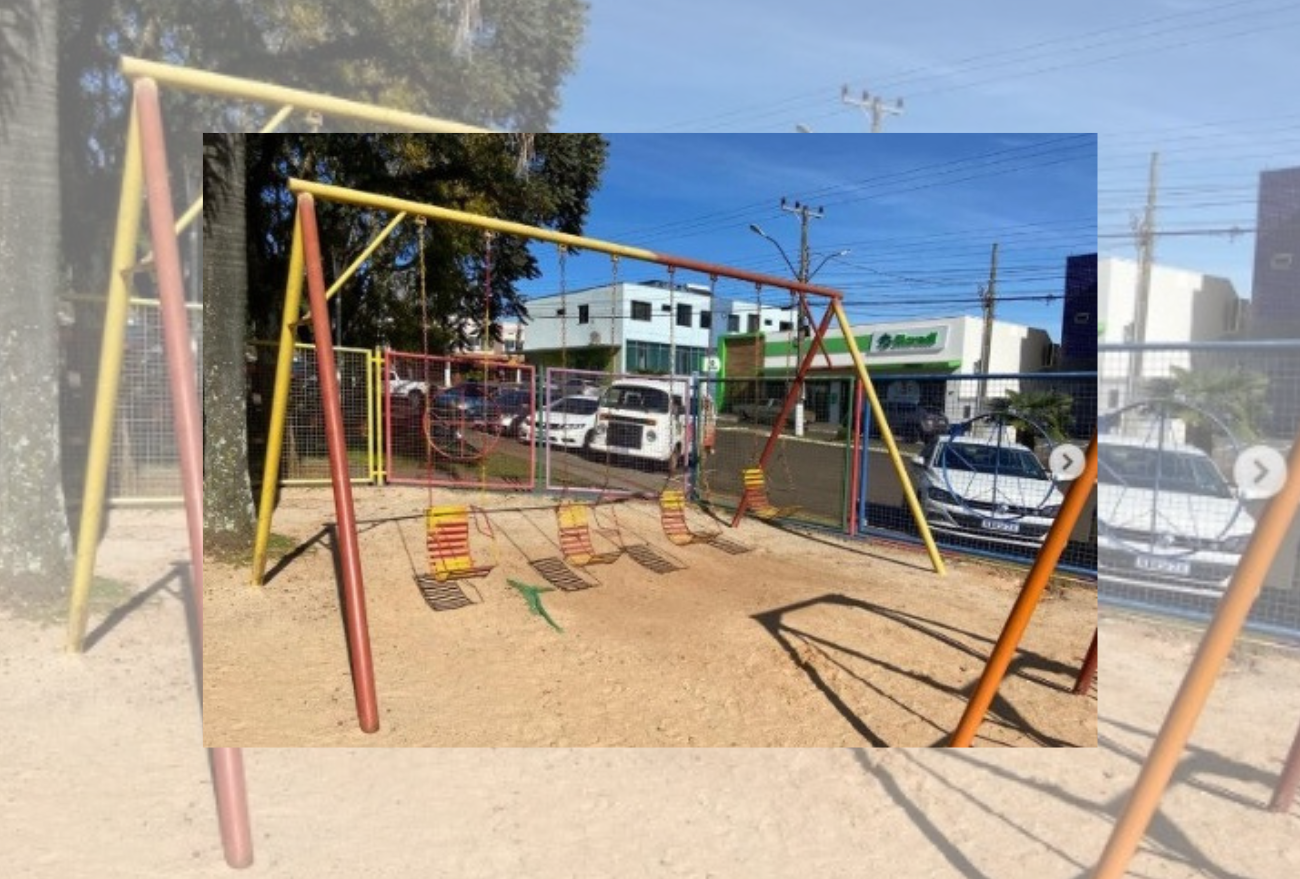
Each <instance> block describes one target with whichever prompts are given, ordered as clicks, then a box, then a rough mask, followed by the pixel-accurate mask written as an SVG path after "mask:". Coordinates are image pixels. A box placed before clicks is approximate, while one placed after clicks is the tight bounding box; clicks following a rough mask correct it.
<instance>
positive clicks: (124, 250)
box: [67, 101, 144, 653]
mask: <svg viewBox="0 0 1300 879" xmlns="http://www.w3.org/2000/svg"><path fill="white" fill-rule="evenodd" d="M143 206H144V165H143V161H142V159H141V155H140V123H139V120H138V119H137V118H136V111H135V102H134V101H133V102H132V103H131V114H130V119H129V121H128V122H127V128H126V153H125V155H124V156H123V159H122V195H121V199H120V201H119V203H118V208H117V229H116V231H115V232H114V239H113V261H112V265H111V271H110V272H109V276H108V301H107V303H106V307H105V310H104V339H103V347H102V348H101V350H100V355H99V379H98V382H97V384H96V387H95V411H94V417H93V420H92V422H91V429H90V450H89V452H90V453H89V457H88V460H87V462H86V484H85V489H84V491H83V493H82V504H81V523H80V528H79V530H78V532H77V533H78V536H77V558H76V564H75V566H74V568H73V574H72V594H71V596H70V598H69V603H68V641H67V649H68V650H69V651H70V652H73V653H80V652H81V648H82V641H83V640H84V639H85V636H86V614H87V602H88V600H89V598H90V583H91V580H92V579H93V578H94V575H95V554H96V551H97V549H98V548H99V529H100V527H101V526H102V524H103V515H102V509H103V505H104V494H105V493H106V491H107V489H108V467H109V455H110V453H111V452H112V449H113V427H114V419H115V416H116V414H117V393H118V388H119V386H120V385H121V379H122V355H123V350H124V348H125V345H126V320H127V309H128V306H129V300H130V291H129V290H128V289H127V276H128V275H129V274H130V269H131V266H133V265H134V264H135V255H136V246H137V245H138V244H139V236H140V214H141V211H142V210H143Z"/></svg>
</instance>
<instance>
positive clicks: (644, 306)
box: [632, 300, 650, 320]
mask: <svg viewBox="0 0 1300 879" xmlns="http://www.w3.org/2000/svg"><path fill="white" fill-rule="evenodd" d="M632 320H650V303H649V302H637V301H636V300H633V301H632Z"/></svg>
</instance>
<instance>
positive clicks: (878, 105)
mask: <svg viewBox="0 0 1300 879" xmlns="http://www.w3.org/2000/svg"><path fill="white" fill-rule="evenodd" d="M840 101H841V102H842V103H845V104H848V105H849V106H850V107H857V108H858V109H859V110H861V111H862V112H863V114H864V115H866V116H867V117H868V118H870V119H871V133H872V134H879V133H880V128H881V123H882V121H883V120H884V117H885V116H887V115H889V116H902V115H903V99H902V98H899V99H898V100H896V101H895V102H894V103H892V104H889V103H886V102H885V100H884V99H883V98H881V97H880V95H873V94H871V93H870V92H868V91H867V90H866V89H863V90H862V97H860V98H851V97H849V87H848V86H847V85H846V86H843V87H841V88H840Z"/></svg>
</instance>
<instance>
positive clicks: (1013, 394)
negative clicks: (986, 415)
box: [989, 390, 1074, 449]
mask: <svg viewBox="0 0 1300 879" xmlns="http://www.w3.org/2000/svg"><path fill="white" fill-rule="evenodd" d="M1073 406H1074V398H1073V397H1071V396H1070V395H1069V394H1067V393H1064V392H1063V391H1057V390H1027V391H1008V392H1007V394H1006V396H1004V397H998V398H996V399H993V400H990V401H989V409H990V410H991V411H992V412H994V413H997V414H998V415H999V416H1000V420H1002V421H1004V422H1005V423H1006V424H1009V425H1011V426H1012V427H1014V428H1015V430H1016V441H1017V442H1018V443H1020V444H1021V445H1022V446H1024V447H1025V448H1028V449H1033V448H1034V447H1035V446H1036V445H1037V438H1038V431H1039V430H1040V429H1041V430H1043V431H1045V432H1046V433H1047V435H1048V437H1049V438H1050V439H1051V440H1052V441H1053V442H1057V441H1060V440H1063V439H1065V437H1066V434H1067V433H1068V432H1069V430H1070V425H1071V424H1072V423H1073V421H1074V414H1073ZM1035 425H1037V426H1035Z"/></svg>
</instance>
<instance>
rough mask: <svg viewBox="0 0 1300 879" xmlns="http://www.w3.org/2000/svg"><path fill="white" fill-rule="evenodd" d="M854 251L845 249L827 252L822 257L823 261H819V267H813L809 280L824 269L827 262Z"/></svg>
mask: <svg viewBox="0 0 1300 879" xmlns="http://www.w3.org/2000/svg"><path fill="white" fill-rule="evenodd" d="M852 252H853V251H851V250H848V249H845V250H840V251H837V252H835V253H828V254H826V255H825V256H824V257H822V261H821V262H819V263H817V268H815V269H813V270H812V272H811V273H810V274H809V275H808V280H809V281H811V280H812V279H813V276H814V275H816V274H817V273H818V272H820V271H821V270H822V266H824V265H826V263H828V262H830V261H831V260H833V259H836V258H838V257H841V256H848V255H849V254H850V253H852Z"/></svg>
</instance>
